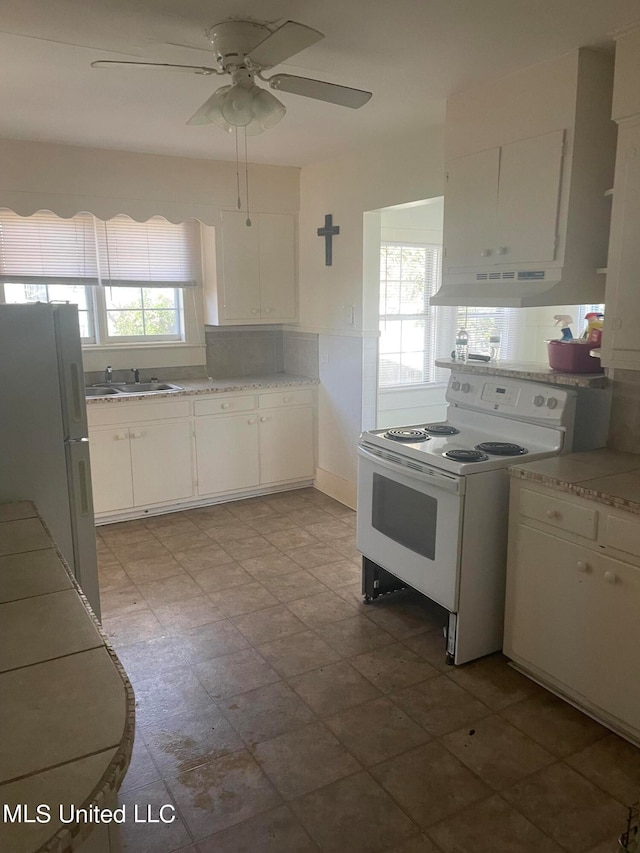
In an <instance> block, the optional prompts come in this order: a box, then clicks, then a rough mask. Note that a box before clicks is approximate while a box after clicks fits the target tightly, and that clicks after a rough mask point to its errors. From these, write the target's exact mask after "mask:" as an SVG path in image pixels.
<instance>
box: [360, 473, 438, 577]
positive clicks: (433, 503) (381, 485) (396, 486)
mask: <svg viewBox="0 0 640 853" xmlns="http://www.w3.org/2000/svg"><path fill="white" fill-rule="evenodd" d="M437 517H438V501H437V500H436V499H435V498H432V497H430V496H429V495H423V494H422V492H418V491H416V490H415V489H410V488H409V487H408V486H403V485H402V484H401V483H396V482H394V481H393V480H390V479H389V478H388V477H383V476H382V475H381V474H376V473H374V475H373V507H372V510H371V524H372V525H373V527H374V528H375V529H376V530H379V531H380V533H382V534H383V535H384V536H387V537H388V538H389V539H393V541H394V542H398V544H400V545H403V546H404V547H405V548H409V549H410V550H411V551H415V553H416V554H420V555H421V556H422V557H426V558H427V559H428V560H433V559H435V555H436V520H437Z"/></svg>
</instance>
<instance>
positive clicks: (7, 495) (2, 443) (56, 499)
mask: <svg viewBox="0 0 640 853" xmlns="http://www.w3.org/2000/svg"><path fill="white" fill-rule="evenodd" d="M0 448H1V452H0V453H1V461H0V501H3V502H4V501H19V500H31V501H33V502H34V503H35V504H36V506H37V508H38V510H39V512H40V514H41V516H42V518H43V519H44V521H45V522H46V524H47V526H48V527H49V530H50V531H51V535H52V536H53V538H54V540H55V542H56V544H57V545H58V547H59V549H60V551H61V552H62V554H63V556H64V557H65V559H66V561H67V563H68V564H69V566H70V568H71V570H72V571H73V573H74V574H75V577H76V578H77V580H78V583H79V584H80V586H81V587H82V589H83V591H84V593H85V595H86V596H87V598H88V599H89V602H90V603H91V606H92V607H93V609H94V611H95V613H96V615H97V616H98V618H100V598H99V591H98V568H97V557H96V531H95V524H94V517H93V499H92V495H91V467H90V460H89V439H88V434H87V412H86V405H85V396H84V372H83V367H82V347H81V343H80V331H79V326H78V309H77V307H76V306H75V305H67V304H64V305H57V304H46V303H40V302H38V303H34V304H29V305H7V304H2V305H0Z"/></svg>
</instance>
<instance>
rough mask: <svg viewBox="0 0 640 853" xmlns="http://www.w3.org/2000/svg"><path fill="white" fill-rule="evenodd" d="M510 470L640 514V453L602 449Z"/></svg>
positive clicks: (598, 501)
mask: <svg viewBox="0 0 640 853" xmlns="http://www.w3.org/2000/svg"><path fill="white" fill-rule="evenodd" d="M509 473H510V474H511V476H512V477H515V478H517V479H520V480H528V481H529V482H531V483H538V484H539V485H541V486H548V487H549V488H552V489H556V490H558V491H561V492H566V493H568V494H571V495H576V496H577V497H580V498H586V499H587V500H591V501H595V502H597V503H602V504H606V505H607V506H612V507H616V508H617V509H622V510H626V511H627V512H632V513H635V514H636V515H640V454H636V453H626V452H623V451H618V450H612V449H609V448H601V449H600V450H591V451H587V452H582V453H568V454H566V455H562V456H554V457H551V458H548V459H540V460H538V461H536V462H524V463H522V464H521V465H511V466H510V467H509Z"/></svg>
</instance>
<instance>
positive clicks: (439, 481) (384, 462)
mask: <svg viewBox="0 0 640 853" xmlns="http://www.w3.org/2000/svg"><path fill="white" fill-rule="evenodd" d="M358 455H359V456H362V457H363V459H367V460H368V461H369V462H373V463H374V464H375V465H379V466H380V467H381V468H386V469H387V470H388V471H393V472H394V473H396V474H398V473H402V474H404V475H405V476H407V477H412V478H413V479H414V480H420V481H421V482H423V483H430V484H431V485H432V486H433V487H434V488H438V489H446V491H448V492H454V493H456V494H460V493H461V492H462V489H461V486H460V479H459V478H458V477H447V476H446V475H445V474H442V473H441V472H440V471H436V470H435V469H433V468H428V469H422V470H419V469H417V468H413V467H411V468H410V467H409V466H408V465H402V464H399V463H397V462H391V461H389V460H388V459H384V458H383V457H381V456H378V455H377V453H371V451H370V450H367V449H366V448H364V447H362V445H359V446H358Z"/></svg>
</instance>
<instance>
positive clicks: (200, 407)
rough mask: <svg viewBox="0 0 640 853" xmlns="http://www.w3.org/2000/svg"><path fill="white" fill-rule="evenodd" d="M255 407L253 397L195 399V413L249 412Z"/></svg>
mask: <svg viewBox="0 0 640 853" xmlns="http://www.w3.org/2000/svg"><path fill="white" fill-rule="evenodd" d="M255 407H256V400H255V397H218V398H214V399H210V400H196V402H195V407H194V410H195V414H196V415H219V414H223V413H224V412H251V411H252V410H253V409H255Z"/></svg>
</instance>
